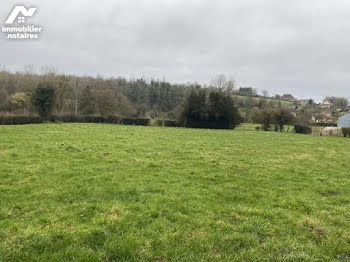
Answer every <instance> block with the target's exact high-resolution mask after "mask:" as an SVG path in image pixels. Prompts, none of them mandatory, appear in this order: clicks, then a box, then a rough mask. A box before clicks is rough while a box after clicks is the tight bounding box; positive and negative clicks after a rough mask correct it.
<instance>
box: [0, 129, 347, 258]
mask: <svg viewBox="0 0 350 262" xmlns="http://www.w3.org/2000/svg"><path fill="white" fill-rule="evenodd" d="M349 148H350V139H344V138H339V137H313V136H307V135H297V134H292V133H277V132H256V131H242V130H240V129H237V130H236V131H228V130H199V129H198V130H195V129H182V128H162V127H138V126H121V125H103V124H44V125H24V126H0V200H1V205H0V239H1V241H0V261H158V262H160V261H234V260H235V261H237V260H238V261H261V260H265V261H266V260H267V261H276V260H284V261H310V260H313V261H316V260H319V261H334V260H338V261H348V260H349V259H350V219H349V218H350V173H349V170H350V161H349Z"/></svg>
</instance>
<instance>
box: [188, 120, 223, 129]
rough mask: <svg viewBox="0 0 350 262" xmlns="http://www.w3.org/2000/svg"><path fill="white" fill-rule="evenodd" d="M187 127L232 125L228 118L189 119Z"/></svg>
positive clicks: (217, 127)
mask: <svg viewBox="0 0 350 262" xmlns="http://www.w3.org/2000/svg"><path fill="white" fill-rule="evenodd" d="M186 127H190V128H208V129H229V128H230V125H229V123H228V122H227V121H226V120H221V119H219V120H197V119H187V121H186Z"/></svg>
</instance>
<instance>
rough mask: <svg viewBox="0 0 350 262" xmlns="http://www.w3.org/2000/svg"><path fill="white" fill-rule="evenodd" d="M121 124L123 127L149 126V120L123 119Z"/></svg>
mask: <svg viewBox="0 0 350 262" xmlns="http://www.w3.org/2000/svg"><path fill="white" fill-rule="evenodd" d="M120 124H123V125H136V126H148V125H149V119H148V118H122V119H121V121H120Z"/></svg>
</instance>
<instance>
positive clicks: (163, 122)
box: [154, 119, 180, 127]
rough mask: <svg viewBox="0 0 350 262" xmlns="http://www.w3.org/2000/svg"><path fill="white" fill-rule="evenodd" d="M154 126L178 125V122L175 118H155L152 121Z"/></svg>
mask: <svg viewBox="0 0 350 262" xmlns="http://www.w3.org/2000/svg"><path fill="white" fill-rule="evenodd" d="M154 125H155V126H167V127H179V126H180V125H179V123H178V122H177V121H175V120H168V119H165V120H163V119H157V120H155V122H154Z"/></svg>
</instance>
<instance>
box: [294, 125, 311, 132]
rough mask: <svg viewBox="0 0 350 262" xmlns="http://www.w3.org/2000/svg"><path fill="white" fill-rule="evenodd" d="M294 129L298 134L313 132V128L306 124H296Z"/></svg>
mask: <svg viewBox="0 0 350 262" xmlns="http://www.w3.org/2000/svg"><path fill="white" fill-rule="evenodd" d="M294 131H295V133H298V134H311V132H312V129H311V127H308V126H304V125H294Z"/></svg>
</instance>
